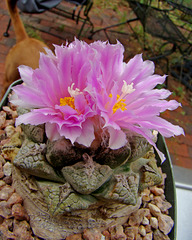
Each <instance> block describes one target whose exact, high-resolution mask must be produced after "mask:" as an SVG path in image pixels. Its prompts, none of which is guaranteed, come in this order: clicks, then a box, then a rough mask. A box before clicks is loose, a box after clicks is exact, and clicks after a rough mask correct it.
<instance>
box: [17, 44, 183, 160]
mask: <svg viewBox="0 0 192 240" xmlns="http://www.w3.org/2000/svg"><path fill="white" fill-rule="evenodd" d="M123 52H124V48H123V46H122V45H121V44H120V43H119V42H117V44H114V45H111V44H109V43H106V42H101V41H97V42H94V43H92V44H90V45H88V44H86V43H85V42H81V41H79V40H75V41H74V42H72V43H71V44H69V45H66V46H55V55H54V54H52V53H51V52H50V51H48V52H47V55H45V54H41V56H40V62H39V68H38V69H36V70H32V69H31V68H28V67H26V66H20V68H19V71H20V74H21V78H22V79H23V81H24V84H23V85H20V86H16V87H14V88H13V89H14V92H15V93H16V95H17V99H15V100H13V101H12V102H13V103H15V104H16V105H20V106H22V107H25V108H29V109H31V112H29V113H27V114H24V115H22V116H20V117H19V118H18V119H17V121H16V123H17V125H18V124H21V123H25V124H27V123H30V124H33V125H37V124H42V123H45V127H46V134H47V137H48V138H50V139H51V140H56V139H59V138H60V137H62V136H64V137H65V138H67V139H70V140H71V142H72V143H74V142H78V143H81V144H83V145H85V146H87V147H89V146H90V145H91V143H92V142H93V140H94V139H95V135H98V134H100V135H101V138H103V141H104V136H106V134H107V135H108V136H109V142H108V146H107V147H109V148H111V149H118V148H120V147H122V146H124V145H125V144H126V142H127V138H126V133H127V132H131V133H137V134H140V135H142V136H143V137H145V138H146V139H147V140H148V141H149V143H150V144H152V145H153V146H154V147H155V148H156V145H155V143H154V142H153V138H154V136H153V133H152V131H153V130H156V131H158V132H159V133H161V134H162V135H163V136H165V137H171V136H174V135H180V134H184V132H183V129H182V128H180V127H179V126H174V125H172V124H171V123H169V122H167V121H166V120H164V119H162V118H161V117H160V116H159V115H160V113H161V112H164V111H165V110H167V109H169V110H174V109H176V108H177V107H178V106H180V104H179V103H178V102H176V101H174V100H171V101H166V100H165V99H166V98H167V97H168V96H169V95H170V94H171V93H170V92H169V91H168V90H157V89H154V87H155V86H156V85H157V84H162V83H163V82H164V81H165V78H166V76H159V75H156V74H154V64H153V62H151V61H143V59H142V56H141V55H136V56H135V57H134V58H133V59H131V60H130V61H129V62H128V63H125V62H123ZM156 150H157V151H158V153H159V155H160V157H161V159H162V160H163V158H164V157H163V154H162V153H161V152H159V150H158V149H157V148H156Z"/></svg>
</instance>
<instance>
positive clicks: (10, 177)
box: [3, 176, 13, 185]
mask: <svg viewBox="0 0 192 240" xmlns="http://www.w3.org/2000/svg"><path fill="white" fill-rule="evenodd" d="M3 181H4V182H5V183H6V184H8V185H11V184H12V182H13V179H12V176H7V177H4V178H3Z"/></svg>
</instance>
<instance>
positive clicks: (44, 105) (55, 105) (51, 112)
mask: <svg viewBox="0 0 192 240" xmlns="http://www.w3.org/2000/svg"><path fill="white" fill-rule="evenodd" d="M92 54H94V51H93V50H92V49H91V48H90V47H89V45H87V44H85V43H81V42H79V41H78V40H76V41H75V42H73V43H72V44H70V45H69V46H61V47H60V46H55V55H54V54H52V53H51V52H50V51H47V55H45V54H43V53H41V56H40V61H39V68H38V69H35V70H33V69H31V68H29V67H26V66H20V67H19V72H20V75H21V78H22V80H23V81H24V84H23V85H19V86H15V87H14V88H13V90H14V92H15V93H16V95H17V99H15V100H12V102H13V103H14V104H16V105H19V106H22V107H24V108H28V109H31V111H30V112H29V113H26V114H24V115H21V116H19V117H18V118H17V120H16V124H17V125H19V124H21V123H24V124H32V125H38V124H44V123H45V129H46V135H47V137H48V138H49V139H51V140H57V139H59V138H60V137H65V138H67V139H70V140H71V142H72V143H74V142H78V143H80V144H83V145H85V146H87V147H89V146H90V144H91V143H92V141H93V140H94V138H95V135H94V126H93V123H92V121H91V118H92V117H93V116H94V115H95V112H94V110H93V104H94V103H93V102H91V101H90V100H89V96H88V92H87V91H86V87H87V75H88V74H89V72H90V70H91V68H92V62H90V60H89V59H87V56H89V58H90V57H91V55H92Z"/></svg>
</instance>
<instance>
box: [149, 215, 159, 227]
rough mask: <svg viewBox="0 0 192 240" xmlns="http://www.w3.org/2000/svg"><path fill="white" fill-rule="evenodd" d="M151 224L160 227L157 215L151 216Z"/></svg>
mask: <svg viewBox="0 0 192 240" xmlns="http://www.w3.org/2000/svg"><path fill="white" fill-rule="evenodd" d="M150 225H151V227H152V228H154V229H157V228H158V220H157V218H156V217H151V218H150Z"/></svg>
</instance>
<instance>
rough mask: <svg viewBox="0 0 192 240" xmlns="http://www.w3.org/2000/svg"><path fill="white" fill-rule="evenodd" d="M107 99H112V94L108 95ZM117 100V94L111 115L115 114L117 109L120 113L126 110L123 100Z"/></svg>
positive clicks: (118, 96)
mask: <svg viewBox="0 0 192 240" xmlns="http://www.w3.org/2000/svg"><path fill="white" fill-rule="evenodd" d="M109 97H112V94H109ZM119 98H120V95H118V94H117V102H116V103H115V104H114V106H113V113H115V112H116V111H117V109H121V110H122V111H125V110H127V108H126V106H127V105H126V103H125V99H119ZM118 99H119V100H118Z"/></svg>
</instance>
